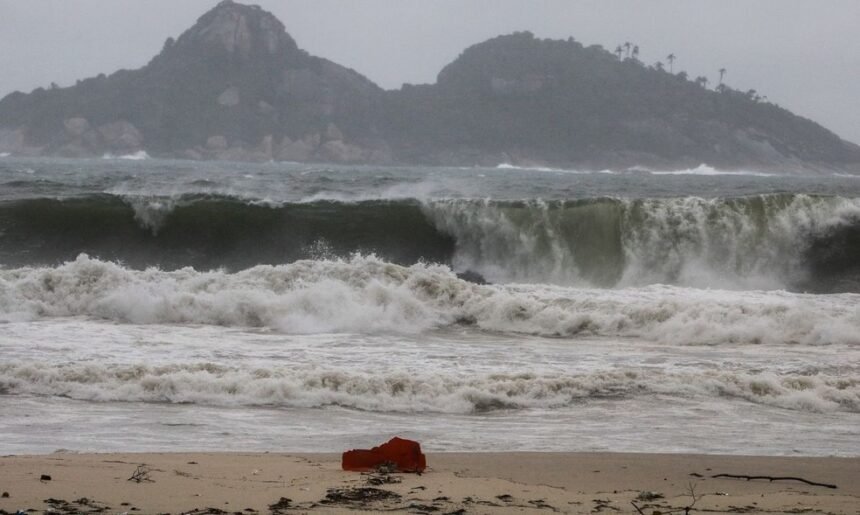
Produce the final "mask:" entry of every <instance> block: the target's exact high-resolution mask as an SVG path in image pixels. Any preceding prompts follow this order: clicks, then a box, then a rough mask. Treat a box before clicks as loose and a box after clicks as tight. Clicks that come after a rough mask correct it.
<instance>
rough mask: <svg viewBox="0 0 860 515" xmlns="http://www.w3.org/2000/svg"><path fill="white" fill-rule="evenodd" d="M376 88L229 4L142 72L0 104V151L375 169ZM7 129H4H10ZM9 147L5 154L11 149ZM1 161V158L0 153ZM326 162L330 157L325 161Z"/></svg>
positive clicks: (271, 20) (269, 21)
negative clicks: (321, 162)
mask: <svg viewBox="0 0 860 515" xmlns="http://www.w3.org/2000/svg"><path fill="white" fill-rule="evenodd" d="M382 93H383V92H382V90H381V89H380V88H379V87H378V86H376V85H375V84H373V83H372V82H371V81H369V80H368V79H367V78H365V77H363V76H362V75H360V74H358V73H356V72H354V71H352V70H350V69H348V68H345V67H343V66H340V65H338V64H335V63H333V62H331V61H329V60H327V59H322V58H319V57H314V56H311V55H309V54H308V53H307V52H305V51H303V50H301V49H299V47H298V46H297V45H296V42H295V41H294V40H293V38H292V37H290V35H289V34H287V32H286V31H285V30H284V26H283V24H282V23H281V22H280V21H278V19H277V18H275V17H274V16H273V15H271V14H270V13H267V12H265V11H263V10H262V9H260V8H259V7H256V6H245V5H241V4H237V3H234V2H231V1H230V0H225V1H223V2H221V3H219V4H218V5H217V6H216V7H215V8H214V9H212V10H211V11H209V12H208V13H206V14H204V15H203V16H202V17H201V18H200V19H199V20H198V21H197V23H196V24H195V25H194V26H193V27H191V28H190V29H188V30H187V31H185V33H183V34H182V35H181V36H180V37H179V38H178V39H176V40H175V41H174V40H173V39H172V38H171V39H168V40H167V41H166V42H165V44H164V48H163V49H162V51H161V52H160V53H159V54H158V55H157V56H155V58H153V59H152V61H150V62H149V63H148V64H147V65H146V66H144V67H143V68H141V69H139V70H132V71H128V70H121V71H118V72H116V73H114V74H112V75H110V76H107V77H105V76H104V75H100V76H98V77H95V78H91V79H87V80H84V81H81V82H79V83H78V84H77V85H75V86H72V87H69V88H55V89H50V90H44V89H37V90H35V91H34V92H32V93H30V94H29V95H25V94H21V93H13V94H11V95H9V96H7V97H6V98H5V99H3V100H2V102H0V127H6V129H7V130H6V131H5V137H4V135H3V134H0V147H2V145H3V142H4V141H5V142H6V148H7V149H10V150H11V151H13V152H16V153H48V154H59V155H68V156H86V155H101V154H102V153H104V152H110V153H127V152H133V151H137V150H146V151H147V152H149V153H151V154H153V155H172V156H179V157H191V158H214V159H264V160H268V159H273V158H275V159H278V158H280V159H289V160H297V161H304V160H309V159H327V158H328V159H331V160H346V159H351V158H355V159H372V158H373V156H372V155H363V154H362V155H359V156H350V155H348V154H349V152H354V153H361V151H360V149H358V147H355V146H352V145H346V144H344V143H343V139H344V134H349V135H350V137H351V139H353V140H354V141H356V142H362V143H364V144H365V146H367V144H368V143H371V144H372V143H374V141H369V142H368V141H366V140H373V139H374V137H373V129H372V127H370V126H369V124H368V123H369V121H370V120H371V119H372V113H373V112H375V111H377V110H378V106H379V103H380V102H381V99H382ZM10 129H11V130H10ZM10 147H11V148H10ZM7 151H8V150H7ZM329 154H331V155H329Z"/></svg>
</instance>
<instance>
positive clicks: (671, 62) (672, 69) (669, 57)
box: [666, 54, 676, 73]
mask: <svg viewBox="0 0 860 515" xmlns="http://www.w3.org/2000/svg"><path fill="white" fill-rule="evenodd" d="M675 59H676V58H675V54H669V55H667V56H666V60H667V61H669V73H675V67H674V64H675Z"/></svg>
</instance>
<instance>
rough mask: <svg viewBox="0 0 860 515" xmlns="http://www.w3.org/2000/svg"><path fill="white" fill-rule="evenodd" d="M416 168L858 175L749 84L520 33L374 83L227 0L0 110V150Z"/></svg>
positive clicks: (859, 161) (847, 154)
mask: <svg viewBox="0 0 860 515" xmlns="http://www.w3.org/2000/svg"><path fill="white" fill-rule="evenodd" d="M139 150H145V151H147V152H148V153H150V154H152V155H156V156H170V157H183V158H192V159H228V160H246V159H249V160H270V159H276V160H290V161H328V162H356V163H420V164H430V165H473V164H483V165H496V164H499V163H502V162H509V163H514V164H524V165H529V164H541V165H556V166H580V167H590V168H626V167H633V166H655V167H669V168H672V167H688V166H695V165H698V164H700V163H703V162H704V163H708V164H710V165H712V166H719V167H725V168H734V167H743V166H754V167H757V168H774V169H781V170H793V169H819V168H826V169H843V170H860V147H858V146H856V145H854V144H852V143H849V142H846V141H843V140H841V139H840V138H839V137H838V136H836V135H835V134H833V133H832V132H830V131H828V130H827V129H825V128H823V127H821V126H820V125H818V124H816V123H814V122H812V121H810V120H807V119H804V118H801V117H798V116H796V115H794V114H792V113H790V112H789V111H787V110H785V109H782V108H780V107H778V106H776V105H774V104H771V103H768V102H764V101H762V99H760V98H759V97H758V96H757V95H756V94H755V93H754V92H740V91H735V90H733V89H731V88H728V87H724V86H719V87H718V88H716V90H711V89H707V88H706V87H705V85H704V84H703V82H701V81H692V80H688V78H687V77H686V75H685V74H683V73H679V74H672V73H668V72H666V71H664V70H661V69H655V68H649V67H646V66H644V65H643V64H642V63H641V62H639V61H638V60H636V59H635V58H627V59H622V58H619V57H618V56H616V55H615V54H612V53H610V52H608V51H606V50H604V49H603V48H601V47H599V46H589V47H585V46H583V45H582V44H580V43H578V42H576V41H574V40H573V39H572V38H571V39H568V40H566V41H558V40H545V39H538V38H535V37H534V36H533V35H532V34H531V33H528V32H519V33H514V34H511V35H506V36H500V37H497V38H494V39H491V40H489V41H486V42H483V43H480V44H477V45H474V46H472V47H470V48H468V49H466V50H465V51H464V52H463V53H462V54H461V55H460V56H459V57H458V58H457V59H456V60H455V61H454V62H452V63H450V64H449V65H447V66H446V67H445V68H444V69H443V70H442V71H441V72H440V73H439V76H438V79H437V82H436V83H435V84H427V85H418V86H412V85H404V87H403V88H401V89H399V90H394V91H384V90H382V89H381V88H379V87H378V86H376V85H375V84H374V83H373V82H371V81H370V80H368V79H367V78H365V77H364V76H362V75H361V74H359V73H357V72H355V71H353V70H350V69H348V68H345V67H343V66H340V65H338V64H336V63H333V62H331V61H329V60H326V59H323V58H320V57H315V56H311V55H309V54H308V53H307V52H305V51H303V50H301V49H300V48H299V47H298V45H297V44H296V42H295V41H294V40H293V38H292V37H290V35H289V34H287V32H286V31H285V29H284V26H283V24H282V23H281V22H280V21H279V20H277V19H276V18H275V17H274V16H273V15H271V14H270V13H267V12H265V11H263V10H262V9H260V8H259V7H256V6H246V5H242V4H237V3H234V2H232V1H230V0H224V1H222V2H221V3H219V4H218V5H217V6H216V7H215V8H213V9H212V10H211V11H209V12H208V13H206V14H204V15H203V16H202V17H201V18H200V19H199V20H198V21H197V23H196V24H195V25H194V26H193V27H191V28H190V29H188V30H187V31H186V32H185V33H183V34H182V35H181V36H180V37H179V38H178V39H176V40H173V39H172V38H171V39H168V40H167V41H166V42H165V44H164V48H163V49H162V51H161V52H160V53H159V54H158V55H157V56H155V58H153V59H152V61H150V62H149V63H148V64H147V65H146V66H144V67H143V68H140V69H138V70H130V71H129V70H121V71H118V72H116V73H114V74H112V75H110V76H104V75H100V76H98V77H95V78H91V79H87V80H84V81H80V82H79V83H78V84H76V85H75V86H72V87H68V88H57V87H53V88H51V89H47V90H46V89H42V88H39V89H37V90H35V91H33V92H31V93H30V94H24V93H19V92H16V93H13V94H11V95H8V96H7V97H6V98H4V99H3V100H2V101H0V152H12V153H15V154H23V155H45V154H47V155H63V156H92V155H101V154H104V153H114V154H116V153H129V152H135V151H139Z"/></svg>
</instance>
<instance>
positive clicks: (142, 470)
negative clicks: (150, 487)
mask: <svg viewBox="0 0 860 515" xmlns="http://www.w3.org/2000/svg"><path fill="white" fill-rule="evenodd" d="M127 481H134V482H136V483H140V482H141V481H147V482H150V483H152V482H153V481H152V479H151V478H150V477H149V468H147V467H146V465H138V466H137V469H135V471H134V473H133V474H132V475H131V477H130V478H128V479H127Z"/></svg>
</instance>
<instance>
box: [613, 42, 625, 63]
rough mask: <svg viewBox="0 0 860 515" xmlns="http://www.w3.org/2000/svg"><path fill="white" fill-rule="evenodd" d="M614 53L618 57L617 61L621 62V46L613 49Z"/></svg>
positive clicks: (622, 51)
mask: <svg viewBox="0 0 860 515" xmlns="http://www.w3.org/2000/svg"><path fill="white" fill-rule="evenodd" d="M615 53H616V54H617V55H618V60H619V61H620V60H621V54H622V53H624V50H623V49H622V48H621V45H618V46H617V47H615Z"/></svg>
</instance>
